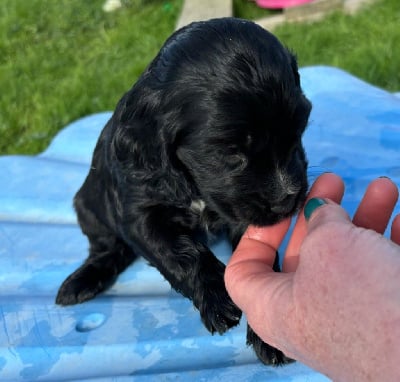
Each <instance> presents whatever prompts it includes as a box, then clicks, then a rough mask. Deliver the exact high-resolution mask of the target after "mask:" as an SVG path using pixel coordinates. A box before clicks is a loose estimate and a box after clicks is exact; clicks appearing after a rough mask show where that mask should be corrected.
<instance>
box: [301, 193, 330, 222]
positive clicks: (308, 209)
mask: <svg viewBox="0 0 400 382" xmlns="http://www.w3.org/2000/svg"><path fill="white" fill-rule="evenodd" d="M324 204H326V202H325V200H324V199H321V198H312V199H310V200H309V201H308V202H307V203H306V205H305V207H304V217H305V218H306V220H308V219H310V216H311V215H312V213H313V212H314V211H315V210H316V209H317V208H318V207H321V206H323V205H324Z"/></svg>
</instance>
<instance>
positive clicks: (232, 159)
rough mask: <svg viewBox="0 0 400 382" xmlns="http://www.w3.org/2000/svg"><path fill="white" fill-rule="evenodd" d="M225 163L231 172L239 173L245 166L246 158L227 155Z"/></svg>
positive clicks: (239, 155)
mask: <svg viewBox="0 0 400 382" xmlns="http://www.w3.org/2000/svg"><path fill="white" fill-rule="evenodd" d="M225 162H226V164H227V166H228V168H229V169H230V170H231V171H233V170H234V171H240V170H243V169H244V168H245V167H246V166H247V158H246V156H245V155H243V154H232V155H228V156H227V157H226V160H225Z"/></svg>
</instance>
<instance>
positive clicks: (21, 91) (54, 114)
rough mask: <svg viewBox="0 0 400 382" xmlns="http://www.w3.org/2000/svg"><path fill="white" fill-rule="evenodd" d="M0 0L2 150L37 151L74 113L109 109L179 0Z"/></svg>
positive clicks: (146, 58)
mask: <svg viewBox="0 0 400 382" xmlns="http://www.w3.org/2000/svg"><path fill="white" fill-rule="evenodd" d="M103 3H104V0H92V1H81V0H62V1H60V0H54V1H53V0H29V1H26V0H13V1H1V3H0V84H1V85H0V86H1V92H0V153H1V154H7V153H37V152H40V151H42V150H43V149H44V148H45V147H46V146H47V145H48V144H49V142H50V140H51V139H52V137H53V136H54V135H55V133H56V132H57V131H58V130H59V129H60V128H62V127H63V126H65V125H66V124H67V123H68V122H71V121H73V120H75V119H77V118H79V117H82V116H84V115H87V114H89V113H93V112H97V111H101V110H112V109H114V107H115V104H116V102H117V101H118V99H119V98H120V97H121V95H122V94H123V93H124V92H125V91H126V90H128V88H129V87H130V86H131V85H132V83H133V82H134V81H135V80H136V78H137V77H138V76H139V75H140V73H141V72H142V71H143V69H144V67H145V66H146V65H147V64H148V63H149V62H150V60H151V59H152V57H153V56H154V55H155V54H156V52H157V51H158V49H159V48H160V46H161V45H162V43H163V42H164V40H165V39H166V38H167V37H168V35H169V34H170V33H171V32H172V31H173V30H174V28H175V21H176V18H177V15H178V13H179V11H180V7H181V4H182V0H170V1H155V0H153V1H149V0H143V1H140V0H139V1H135V0H132V1H124V4H125V7H124V8H123V9H120V10H118V11H115V12H113V13H104V12H103V11H102V8H101V7H102V4H103Z"/></svg>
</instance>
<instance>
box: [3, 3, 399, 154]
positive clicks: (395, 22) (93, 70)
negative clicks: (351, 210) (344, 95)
mask: <svg viewBox="0 0 400 382" xmlns="http://www.w3.org/2000/svg"><path fill="white" fill-rule="evenodd" d="M182 1H183V0H169V1H163V0H124V1H123V4H124V7H123V8H122V9H119V10H117V11H115V12H113V13H104V12H103V11H102V9H101V7H102V5H103V3H104V0H92V1H82V0H30V1H28V0H12V1H1V2H0V87H1V92H0V155H1V154H15V153H23V154H33V153H38V152H40V151H42V150H44V149H45V148H46V147H47V145H48V144H49V142H50V141H51V139H52V138H53V137H54V135H55V134H56V133H57V132H58V131H59V129H61V128H62V127H64V126H65V125H66V124H67V123H69V122H71V121H73V120H75V119H77V118H79V117H82V116H84V115H88V114H90V113H94V112H98V111H104V110H112V109H113V108H114V107H115V104H116V102H117V101H118V99H119V98H120V97H121V95H122V94H123V93H124V92H125V91H126V90H127V89H128V88H129V87H130V86H131V85H132V83H133V82H134V81H135V80H136V79H137V77H138V76H139V75H140V73H141V72H142V71H143V69H144V67H145V66H146V65H147V64H148V63H149V62H150V60H151V59H152V58H153V57H154V55H155V54H156V52H157V51H158V49H159V48H160V46H161V45H162V43H163V42H164V40H165V39H166V38H167V36H168V35H169V34H170V33H171V32H172V31H173V30H174V27H175V22H176V18H177V17H178V14H179V11H180V8H181V5H182ZM234 1H235V12H236V15H237V16H240V17H246V18H259V17H263V16H264V15H265V14H266V12H267V14H268V12H269V11H265V10H260V9H258V8H256V7H255V6H254V4H250V3H248V1H247V0H234ZM399 25H400V7H399V6H398V0H381V1H378V2H377V3H376V4H375V5H373V6H371V7H370V8H368V9H366V10H364V11H362V12H360V13H359V14H357V16H354V17H351V16H347V15H343V14H341V13H335V14H333V15H331V16H328V17H327V18H326V19H324V20H323V21H322V22H318V23H313V24H301V25H300V24H296V25H285V26H282V27H280V28H279V29H277V30H276V31H275V33H276V34H277V35H278V37H280V39H281V40H282V41H283V42H284V43H285V44H286V45H287V46H289V47H291V48H292V49H293V50H294V51H296V52H297V55H298V57H299V62H300V65H302V66H304V65H315V64H326V65H334V66H338V67H341V68H343V69H345V70H348V71H350V72H351V73H353V74H354V75H356V76H358V77H361V78H363V79H365V80H366V81H368V82H370V83H372V84H375V85H377V86H380V87H383V88H386V89H388V90H390V91H395V90H397V91H399V90H400V70H399V65H400V44H399V43H398V41H400V28H399Z"/></svg>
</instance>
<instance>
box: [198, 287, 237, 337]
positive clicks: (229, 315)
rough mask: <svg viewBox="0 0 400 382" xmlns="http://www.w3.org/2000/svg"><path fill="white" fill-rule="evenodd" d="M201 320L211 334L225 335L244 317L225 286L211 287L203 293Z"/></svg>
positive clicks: (200, 308)
mask: <svg viewBox="0 0 400 382" xmlns="http://www.w3.org/2000/svg"><path fill="white" fill-rule="evenodd" d="M199 310H200V315H201V319H202V321H203V323H204V325H205V327H206V328H207V329H208V331H209V332H211V333H212V334H214V333H215V332H218V333H219V334H223V333H225V332H226V331H227V330H228V329H230V328H232V327H234V326H236V325H237V324H238V323H239V321H240V318H241V316H242V312H241V310H240V309H239V308H238V307H237V306H236V305H235V304H234V303H233V301H232V300H231V298H230V297H229V295H228V293H227V292H226V289H225V286H224V285H223V284H222V285H219V286H218V287H212V286H209V287H208V288H207V289H206V290H205V291H203V296H202V299H201V303H200V305H199Z"/></svg>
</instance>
